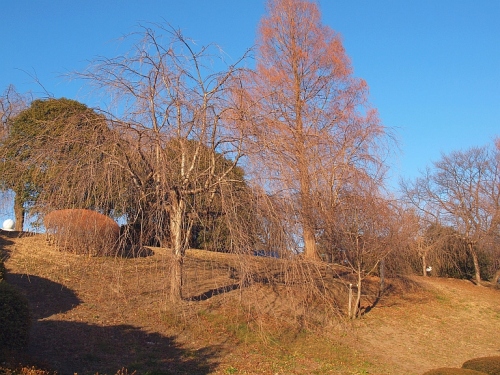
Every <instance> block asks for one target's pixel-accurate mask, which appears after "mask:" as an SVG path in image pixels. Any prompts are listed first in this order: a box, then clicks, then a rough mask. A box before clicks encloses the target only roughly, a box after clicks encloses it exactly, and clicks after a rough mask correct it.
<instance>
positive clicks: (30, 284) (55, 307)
mask: <svg viewBox="0 0 500 375" xmlns="http://www.w3.org/2000/svg"><path fill="white" fill-rule="evenodd" d="M6 280H7V282H8V283H9V284H11V285H14V286H15V287H17V288H18V289H19V290H20V291H21V292H22V293H23V294H24V295H25V296H26V297H27V299H28V301H29V305H30V310H31V316H32V318H33V319H43V318H47V317H49V316H51V315H54V314H59V313H63V312H66V311H69V310H71V309H73V308H74V307H76V306H78V305H79V304H80V303H81V301H80V299H79V298H78V297H77V296H76V294H75V293H74V292H73V291H72V290H71V289H69V288H67V287H65V286H64V285H61V284H59V283H55V282H53V281H51V280H48V279H45V278H43V277H39V276H34V275H25V274H16V273H8V274H7V277H6Z"/></svg>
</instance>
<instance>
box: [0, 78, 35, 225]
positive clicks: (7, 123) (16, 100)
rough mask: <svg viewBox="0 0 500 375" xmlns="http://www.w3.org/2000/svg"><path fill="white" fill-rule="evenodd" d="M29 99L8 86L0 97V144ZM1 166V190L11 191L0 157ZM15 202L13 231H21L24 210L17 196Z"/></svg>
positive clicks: (3, 162)
mask: <svg viewBox="0 0 500 375" xmlns="http://www.w3.org/2000/svg"><path fill="white" fill-rule="evenodd" d="M30 101H31V98H30V97H29V95H21V94H19V93H18V92H17V91H16V89H15V87H14V86H12V85H9V87H7V88H6V89H5V91H4V93H3V94H2V95H1V96H0V122H1V123H0V126H1V128H0V143H1V144H4V143H5V141H6V139H7V138H8V136H9V134H10V128H11V125H12V121H13V119H14V118H15V117H16V116H17V115H18V114H19V113H20V112H21V111H23V110H24V109H26V108H27V107H28V105H29V102H30ZM1 161H2V166H1V167H0V170H1V175H2V178H0V180H1V181H0V184H1V186H2V190H3V191H6V190H9V189H11V187H12V184H10V183H9V182H8V181H7V179H6V178H5V177H6V174H5V170H4V168H5V161H6V160H5V158H4V157H2V160H1ZM14 199H15V200H16V203H17V204H16V205H15V210H14V214H15V219H16V220H15V225H16V226H15V230H17V231H22V230H23V224H24V210H23V207H22V201H21V200H19V197H18V196H15V197H14Z"/></svg>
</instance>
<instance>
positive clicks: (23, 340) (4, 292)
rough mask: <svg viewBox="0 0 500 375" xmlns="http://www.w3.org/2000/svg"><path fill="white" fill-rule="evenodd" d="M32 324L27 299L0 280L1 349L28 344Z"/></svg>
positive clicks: (21, 346)
mask: <svg viewBox="0 0 500 375" xmlns="http://www.w3.org/2000/svg"><path fill="white" fill-rule="evenodd" d="M30 325H31V319H30V312H29V307H28V301H27V299H26V298H25V297H24V296H23V295H22V294H21V293H19V291H17V290H16V289H14V288H13V287H12V286H11V285H9V284H7V283H6V282H5V281H0V327H2V329H1V330H0V350H1V351H3V350H5V349H8V350H12V349H21V348H23V347H24V346H26V345H27V344H28V338H29V329H30Z"/></svg>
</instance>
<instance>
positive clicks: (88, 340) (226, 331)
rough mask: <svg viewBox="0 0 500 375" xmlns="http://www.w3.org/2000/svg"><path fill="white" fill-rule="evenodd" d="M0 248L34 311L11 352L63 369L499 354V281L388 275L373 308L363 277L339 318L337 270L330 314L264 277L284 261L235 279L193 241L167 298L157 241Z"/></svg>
mask: <svg viewBox="0 0 500 375" xmlns="http://www.w3.org/2000/svg"><path fill="white" fill-rule="evenodd" d="M0 249H1V250H2V251H3V253H4V257H5V258H6V262H5V264H6V267H7V269H8V272H9V274H8V277H7V281H8V282H10V283H11V284H13V285H15V286H16V287H18V288H19V289H20V290H21V291H22V293H24V294H25V295H26V296H27V297H28V299H29V301H30V306H31V309H32V314H33V327H32V332H31V343H30V346H29V347H28V349H27V351H26V353H24V354H23V356H22V357H21V358H16V360H17V361H22V362H23V364H24V365H26V366H29V365H36V366H38V367H41V368H47V369H50V370H52V371H57V372H58V373H59V374H73V373H75V372H77V373H79V374H87V373H88V374H90V373H92V374H93V373H96V372H99V373H100V374H105V373H107V374H114V373H116V371H117V370H119V369H121V368H127V369H128V373H132V372H133V371H136V372H137V374H150V375H153V374H346V375H347V374H380V375H382V374H387V375H391V374H422V373H424V372H425V371H427V370H429V369H432V368H437V367H460V366H461V364H462V363H463V362H465V361H466V360H468V359H471V358H474V357H479V356H488V355H499V354H500V341H499V338H500V336H499V332H500V290H498V289H495V288H490V287H476V286H474V285H473V284H472V283H470V282H468V281H463V280H451V279H435V278H420V277H414V278H412V279H410V280H407V281H405V282H396V281H393V282H392V283H391V284H390V291H391V292H390V293H388V294H387V295H385V296H383V297H382V299H381V300H380V301H377V304H375V306H373V303H374V301H375V300H374V298H373V294H374V292H373V293H372V291H371V288H374V286H375V285H376V283H377V280H373V283H372V284H370V283H368V284H367V290H366V291H365V292H364V293H365V300H364V302H363V303H364V304H365V307H372V308H369V309H368V310H369V311H367V313H366V314H365V315H364V316H363V317H362V318H361V319H359V320H357V321H355V322H346V321H345V320H342V318H341V317H340V315H339V314H342V311H343V310H342V309H343V304H344V302H345V301H344V298H345V288H344V286H343V285H342V284H341V283H340V282H339V281H338V280H332V281H331V283H329V284H328V285H326V286H325V287H327V288H329V289H332V290H334V291H335V293H336V296H337V297H338V298H337V300H336V301H337V303H338V305H339V306H337V307H338V308H337V309H336V310H335V311H336V313H333V310H326V309H324V308H323V307H322V305H321V301H317V300H314V299H313V298H312V299H311V300H310V301H309V302H308V305H307V306H305V305H304V301H307V298H298V297H299V294H300V293H304V291H303V290H302V289H304V286H303V285H300V283H297V284H298V285H296V286H294V288H295V289H290V288H286V289H284V288H281V287H280V284H279V283H271V282H269V280H268V279H266V278H269V277H270V276H269V275H278V274H279V272H275V271H276V269H277V268H280V267H288V266H287V265H286V264H284V263H280V262H271V261H270V260H267V259H258V258H256V257H248V259H246V260H244V262H246V263H245V264H247V265H248V267H249V268H252V269H255V268H257V269H262V273H261V274H260V276H259V273H257V276H256V275H255V274H254V275H252V278H253V280H251V282H249V283H248V285H247V286H246V287H245V288H240V286H241V285H242V283H241V278H242V277H244V276H245V275H242V274H241V273H242V267H241V263H239V264H236V262H241V258H240V259H235V258H234V256H232V255H228V254H217V253H208V252H204V251H199V250H196V251H195V250H193V251H189V252H188V255H187V260H186V264H185V266H186V267H185V275H186V285H185V288H184V294H185V296H186V297H187V299H186V301H185V302H184V303H183V304H182V305H181V306H171V305H170V304H169V303H168V302H167V298H166V293H167V291H168V272H169V253H168V251H167V250H165V249H158V248H154V249H151V250H150V253H149V254H144V255H147V256H144V257H139V258H128V259H124V258H99V257H94V258H89V257H86V256H82V255H73V254H68V253H64V252H59V251H57V250H56V249H54V248H53V247H48V246H47V245H46V243H45V239H44V237H43V236H41V235H35V236H22V237H17V236H16V235H15V234H10V235H9V236H7V234H6V233H5V232H2V233H0ZM237 266H238V267H237ZM243 269H244V267H243ZM316 271H317V270H316ZM311 272H312V271H311ZM317 272H320V273H321V272H324V273H327V272H328V270H319V271H317ZM322 276H323V277H325V276H327V278H328V275H325V274H324V275H322ZM273 277H274V276H273ZM275 277H278V276H275ZM306 297H307V296H306ZM305 310H313V313H310V314H305V313H304V311H305Z"/></svg>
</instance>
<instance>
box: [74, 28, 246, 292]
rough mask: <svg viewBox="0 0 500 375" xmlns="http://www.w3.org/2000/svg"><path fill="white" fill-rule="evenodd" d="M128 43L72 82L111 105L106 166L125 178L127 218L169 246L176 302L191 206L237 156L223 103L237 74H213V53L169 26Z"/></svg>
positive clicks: (231, 115)
mask: <svg viewBox="0 0 500 375" xmlns="http://www.w3.org/2000/svg"><path fill="white" fill-rule="evenodd" d="M136 36H139V37H140V39H139V40H137V39H133V38H134V37H136ZM130 38H131V39H132V40H133V41H134V45H133V47H132V50H131V51H130V52H129V53H127V54H123V55H121V56H118V57H116V58H101V59H97V60H96V61H94V63H93V64H92V65H91V67H90V68H89V69H88V70H87V71H85V72H83V73H80V74H78V77H80V78H84V79H88V80H90V81H91V82H92V84H94V85H95V86H96V87H97V88H98V89H104V90H105V91H104V93H105V95H107V96H108V97H110V98H111V101H110V105H112V106H113V108H114V109H113V110H111V109H110V110H109V112H110V113H111V112H113V113H114V115H115V119H114V121H113V122H112V124H113V129H114V130H115V131H116V132H117V133H119V134H121V135H122V136H121V139H120V140H118V141H117V144H118V146H119V148H120V149H121V150H122V151H121V153H118V154H117V155H116V156H115V160H114V162H113V163H114V164H115V165H116V166H118V167H119V168H120V169H121V170H123V171H125V173H126V174H127V175H128V177H129V181H130V185H131V189H132V193H129V194H128V196H129V197H130V198H131V199H133V200H134V202H133V206H134V207H136V208H137V210H136V212H135V214H136V215H139V216H141V217H148V220H152V222H153V223H154V225H155V226H156V228H157V232H158V233H159V234H161V235H163V236H168V238H169V244H170V245H171V247H172V249H173V255H174V261H173V262H174V263H173V266H172V274H171V293H170V298H171V300H172V301H179V300H180V299H181V298H182V265H183V261H184V256H185V250H186V248H187V246H188V243H189V241H188V240H189V235H190V231H191V228H192V225H193V219H194V218H193V216H192V215H191V214H190V213H191V212H192V211H193V206H192V204H193V203H192V202H193V199H194V197H196V196H197V195H199V194H208V196H211V195H212V196H213V195H214V194H216V192H217V191H219V189H220V187H221V186H222V184H224V183H227V182H228V181H229V180H230V179H231V172H232V171H233V170H234V168H235V167H236V165H237V163H238V162H239V160H240V158H241V156H242V151H241V142H242V135H243V134H242V128H241V127H239V126H236V125H237V122H238V118H237V117H235V113H236V112H234V111H231V108H233V106H232V103H231V96H230V95H229V91H230V87H231V86H232V85H233V84H235V82H237V81H238V75H239V70H238V68H237V67H236V66H235V65H231V66H229V67H226V68H224V69H223V70H221V71H217V70H216V69H214V66H217V64H221V63H222V61H219V60H217V61H215V60H214V59H215V58H216V57H215V56H216V55H211V53H212V51H213V50H214V46H208V47H197V46H196V44H195V43H193V42H192V41H191V40H189V39H187V38H185V37H184V36H183V34H182V33H181V32H180V31H178V30H175V29H173V28H171V27H169V26H162V25H150V26H143V27H142V28H141V31H140V32H139V33H137V34H133V35H131V36H130ZM118 155H119V156H118ZM220 157H222V158H225V159H226V160H229V161H230V162H229V163H220V162H219V161H220V160H219V158H220Z"/></svg>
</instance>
